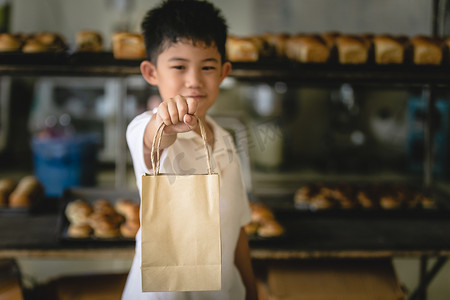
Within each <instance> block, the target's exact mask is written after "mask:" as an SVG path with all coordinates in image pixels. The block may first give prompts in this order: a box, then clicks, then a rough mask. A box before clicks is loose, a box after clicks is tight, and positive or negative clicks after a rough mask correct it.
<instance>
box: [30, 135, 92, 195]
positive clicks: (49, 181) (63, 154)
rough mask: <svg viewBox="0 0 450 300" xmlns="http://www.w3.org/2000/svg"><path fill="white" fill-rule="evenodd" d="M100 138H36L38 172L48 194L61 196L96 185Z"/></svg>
mask: <svg viewBox="0 0 450 300" xmlns="http://www.w3.org/2000/svg"><path fill="white" fill-rule="evenodd" d="M98 143H99V138H98V135H95V134H85V135H76V136H74V137H58V138H49V139H38V138H33V139H32V141H31V146H32V150H33V161H34V173H35V175H36V177H37V178H38V179H39V180H40V182H41V183H42V184H43V186H44V188H45V195H46V196H49V197H59V196H61V195H62V194H63V192H64V191H65V190H66V189H67V188H70V187H77V186H93V185H95V184H96V173H97V162H98V159H97V153H98Z"/></svg>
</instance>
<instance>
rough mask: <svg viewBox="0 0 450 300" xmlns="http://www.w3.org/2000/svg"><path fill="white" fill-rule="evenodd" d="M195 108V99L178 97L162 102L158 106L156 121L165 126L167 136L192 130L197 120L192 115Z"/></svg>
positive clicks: (196, 104)
mask: <svg viewBox="0 0 450 300" xmlns="http://www.w3.org/2000/svg"><path fill="white" fill-rule="evenodd" d="M197 106H198V103H197V100H196V99H194V98H185V97H183V96H180V95H178V96H175V97H173V98H170V99H168V100H164V102H162V103H161V104H160V105H159V106H158V112H157V113H156V121H157V123H158V124H160V123H161V122H164V124H166V128H165V129H164V132H165V133H167V134H172V133H181V132H187V131H190V130H193V129H195V127H196V126H197V119H196V118H195V117H193V116H192V115H193V114H195V112H196V111H197Z"/></svg>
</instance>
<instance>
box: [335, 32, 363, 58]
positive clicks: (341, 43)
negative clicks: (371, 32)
mask: <svg viewBox="0 0 450 300" xmlns="http://www.w3.org/2000/svg"><path fill="white" fill-rule="evenodd" d="M369 47H370V46H369V44H368V40H367V38H363V37H360V36H356V35H340V36H338V37H337V38H336V48H337V52H338V60H339V63H341V64H364V63H366V62H367V61H368V58H369Z"/></svg>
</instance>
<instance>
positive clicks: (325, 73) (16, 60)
mask: <svg viewBox="0 0 450 300" xmlns="http://www.w3.org/2000/svg"><path fill="white" fill-rule="evenodd" d="M139 63H140V61H139V60H116V59H114V57H113V56H112V53H110V52H102V53H73V54H64V53H61V54H41V55H29V54H0V74H2V75H10V76H51V75H58V76H105V77H119V76H129V75H139V74H140V70H139ZM230 76H231V77H233V78H236V79H238V80H242V81H284V82H291V83H296V84H319V85H322V84H336V83H342V82H351V83H361V84H374V83H375V84H389V85H392V84H401V85H417V86H423V85H424V84H431V85H448V83H449V82H450V64H442V65H440V66H417V65H412V64H408V63H405V64H401V65H376V64H374V63H367V64H362V65H341V64H338V63H335V62H334V63H333V62H331V63H325V64H308V63H297V62H292V61H287V60H265V61H260V62H235V63H233V69H232V71H231V74H230Z"/></svg>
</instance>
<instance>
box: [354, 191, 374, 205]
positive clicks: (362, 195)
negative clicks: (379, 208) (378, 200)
mask: <svg viewBox="0 0 450 300" xmlns="http://www.w3.org/2000/svg"><path fill="white" fill-rule="evenodd" d="M356 197H357V199H358V203H359V204H360V205H361V206H362V207H363V208H367V209H371V208H374V207H375V204H374V201H373V200H372V199H371V198H370V197H369V195H368V194H367V193H366V192H364V191H359V192H358V194H357V196H356Z"/></svg>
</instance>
